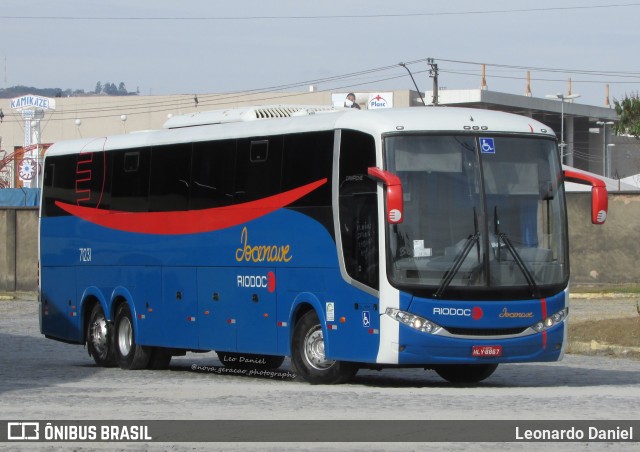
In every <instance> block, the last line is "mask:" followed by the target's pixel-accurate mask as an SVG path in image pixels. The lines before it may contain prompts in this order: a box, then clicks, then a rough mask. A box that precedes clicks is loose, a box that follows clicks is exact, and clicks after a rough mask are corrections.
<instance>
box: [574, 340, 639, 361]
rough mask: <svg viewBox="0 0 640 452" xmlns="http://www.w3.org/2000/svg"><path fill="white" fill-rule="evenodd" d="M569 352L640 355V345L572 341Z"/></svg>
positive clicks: (626, 355)
mask: <svg viewBox="0 0 640 452" xmlns="http://www.w3.org/2000/svg"><path fill="white" fill-rule="evenodd" d="M567 353H571V354H579V355H595V354H608V355H615V356H622V357H631V356H638V357H640V347H631V346H629V347H627V346H624V345H610V344H603V343H600V342H598V341H591V342H570V343H569V345H568V347H567Z"/></svg>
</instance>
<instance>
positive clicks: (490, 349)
mask: <svg viewBox="0 0 640 452" xmlns="http://www.w3.org/2000/svg"><path fill="white" fill-rule="evenodd" d="M471 356H473V357H475V358H497V357H498V356H502V345H474V346H473V347H471Z"/></svg>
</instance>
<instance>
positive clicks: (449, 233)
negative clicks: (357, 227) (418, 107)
mask: <svg viewBox="0 0 640 452" xmlns="http://www.w3.org/2000/svg"><path fill="white" fill-rule="evenodd" d="M385 158H386V166H387V170H388V171H391V172H393V173H394V174H396V175H397V176H398V177H400V179H401V181H402V187H403V191H404V217H403V222H402V223H400V224H397V225H389V226H388V231H387V239H388V256H389V261H388V274H389V278H390V281H391V282H392V284H394V285H395V286H396V287H399V288H400V289H402V290H405V291H407V292H410V293H414V294H416V295H420V296H429V297H435V298H445V299H446V298H458V299H459V298H461V297H462V298H464V299H504V298H511V299H513V298H540V297H544V296H550V295H552V294H554V293H557V292H558V290H562V288H563V287H565V286H566V284H567V282H568V277H569V275H568V252H567V225H566V210H565V205H564V193H563V187H562V183H561V181H562V177H561V166H560V163H559V160H558V154H557V147H556V145H555V142H554V141H552V140H549V139H544V138H539V137H535V138H530V137H520V136H513V135H509V136H473V135H461V136H447V135H393V136H389V137H387V138H386V139H385Z"/></svg>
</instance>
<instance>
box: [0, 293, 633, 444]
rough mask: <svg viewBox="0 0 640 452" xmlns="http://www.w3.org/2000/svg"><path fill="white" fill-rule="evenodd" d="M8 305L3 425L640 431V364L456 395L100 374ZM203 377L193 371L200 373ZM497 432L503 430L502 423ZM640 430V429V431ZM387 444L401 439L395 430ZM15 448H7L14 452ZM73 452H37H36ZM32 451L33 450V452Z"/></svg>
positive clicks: (592, 364) (612, 306) (217, 376)
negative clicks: (237, 423)
mask: <svg viewBox="0 0 640 452" xmlns="http://www.w3.org/2000/svg"><path fill="white" fill-rule="evenodd" d="M4 298H5V300H0V413H2V415H1V416H0V418H2V419H17V420H30V419H58V420H65V419H68V420H73V419H76V420H89V419H94V420H95V419H136V420H141V421H142V420H156V419H174V420H194V419H209V420H212V421H211V422H214V421H213V420H216V419H217V420H221V419H233V420H255V419H262V420H269V419H276V420H283V422H287V421H286V420H297V419H300V420H323V419H343V420H349V419H363V420H375V419H380V420H392V419H400V420H401V419H418V420H420V419H422V420H425V422H426V421H429V420H436V419H474V420H475V419H478V420H532V419H533V420H550V419H566V420H574V419H575V420H580V419H582V420H589V419H593V420H598V419H599V420H607V419H640V378H639V377H638V376H639V375H640V361H637V360H630V359H625V358H618V357H610V356H584V355H567V356H566V357H565V359H564V360H563V361H561V362H557V363H528V364H514V365H505V366H501V367H500V368H498V370H497V371H496V373H495V374H494V375H493V376H491V377H490V378H489V379H488V380H486V382H483V383H481V384H479V385H477V386H475V387H465V388H460V387H454V386H451V385H449V384H447V383H445V382H444V381H442V380H441V379H440V378H439V377H438V376H437V375H436V374H435V373H434V372H431V371H424V370H422V369H399V370H385V371H382V372H375V371H362V372H360V373H358V376H357V377H356V379H355V380H354V381H353V382H352V383H350V384H347V385H338V386H312V385H309V384H306V383H299V382H296V381H292V379H291V378H290V377H289V376H287V374H286V373H287V372H288V371H290V363H289V362H288V360H287V361H285V364H284V365H283V368H282V369H280V374H281V375H279V376H276V375H273V376H253V377H250V376H237V375H229V374H228V373H225V372H224V369H225V368H224V367H222V366H221V363H220V361H219V360H218V359H217V357H216V356H215V354H214V353H207V354H187V356H185V357H180V358H176V359H174V360H173V361H172V363H171V368H170V370H168V371H123V370H120V369H117V368H110V369H104V368H99V367H97V366H95V365H94V364H93V360H92V359H91V358H90V357H89V356H87V352H86V350H85V349H84V348H83V347H81V346H78V345H69V344H64V343H60V342H56V341H51V340H47V339H45V338H44V337H43V336H42V335H40V333H39V330H38V316H37V306H38V304H37V302H36V301H35V297H34V296H33V294H26V296H25V294H18V297H17V298H16V299H13V298H12V297H4ZM571 308H572V311H571V315H572V316H574V320H581V319H582V320H586V319H593V318H595V317H596V316H600V317H603V316H609V315H613V313H614V312H615V313H616V315H637V312H636V311H635V301H634V300H630V299H614V300H602V299H575V300H574V299H572V300H571ZM194 366H195V367H194ZM496 422H500V421H496ZM639 430H640V429H639ZM389 433H390V434H393V433H394V432H393V431H392V430H390V432H389ZM14 446H17V445H16V444H15V443H11V444H0V450H1V449H6V450H14V449H16V448H17V447H14ZM63 446H65V445H63V444H59V445H51V444H44V443H38V445H37V449H39V450H59V449H64V448H65V447H63ZM66 446H69V447H72V448H73V449H75V450H81V449H82V450H84V449H103V450H113V449H117V450H138V449H140V448H144V449H154V450H174V449H177V450H184V451H193V450H211V449H215V450H255V449H260V450H273V451H280V450H318V451H320V450H327V448H329V449H336V448H339V449H340V450H365V449H366V450H424V448H425V447H427V446H428V445H426V444H412V443H397V444H394V443H388V444H387V443H378V444H360V443H347V444H336V443H324V444H323V443H317V442H314V443H304V444H295V443H280V444H277V443H267V444H262V443H238V444H233V443H225V444H220V443H207V444H190V443H179V444H165V445H163V444H159V443H146V444H123V443H118V444H97V443H96V444H94V443H91V444H89V445H86V444H85V445H83V446H81V445H80V444H67V445H66ZM430 446H432V447H437V448H438V449H439V450H474V451H484V450H487V449H490V450H505V451H506V450H511V449H513V448H514V447H517V448H518V449H521V450H532V451H533V450H539V449H540V448H541V447H540V446H542V445H540V444H517V445H515V444H508V443H505V444H500V443H437V444H431V445H430ZM633 446H636V447H637V443H636V444H620V443H615V444H614V443H599V444H597V445H596V444H581V443H580V444H569V445H567V446H566V447H565V445H562V447H559V445H557V444H554V445H553V447H554V449H561V450H601V449H603V448H605V449H609V450H620V449H621V450H634V447H633ZM29 449H30V447H26V448H25V449H24V450H29Z"/></svg>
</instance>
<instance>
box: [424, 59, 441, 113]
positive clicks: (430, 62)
mask: <svg viewBox="0 0 640 452" xmlns="http://www.w3.org/2000/svg"><path fill="white" fill-rule="evenodd" d="M427 64H428V65H429V66H430V67H431V69H429V77H431V78H433V100H432V103H433V105H438V65H437V64H436V63H434V62H433V58H427Z"/></svg>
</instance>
